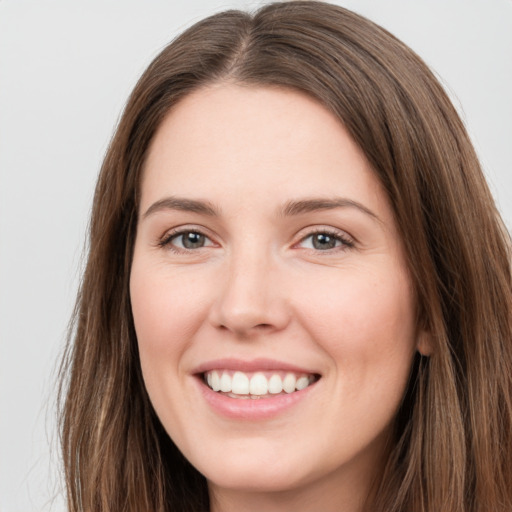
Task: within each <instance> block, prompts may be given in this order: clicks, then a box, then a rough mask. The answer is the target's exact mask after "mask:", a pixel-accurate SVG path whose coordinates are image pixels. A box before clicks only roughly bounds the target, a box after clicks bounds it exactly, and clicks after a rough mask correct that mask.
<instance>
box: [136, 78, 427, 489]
mask: <svg viewBox="0 0 512 512" xmlns="http://www.w3.org/2000/svg"><path fill="white" fill-rule="evenodd" d="M130 286H131V301H132V307H133V316H134V321H135V328H136V333H137V338H138V343H139V350H140V360H141V365H142V371H143V375H144V380H145V384H146V387H147V390H148V393H149V396H150V398H151V401H152V403H153V405H154V408H155V410H156V412H157V414H158V416H159V418H160V420H161V422H162V424H163V425H164V427H165V429H166V430H167V432H168V434H169V435H170V437H171V438H172V439H173V440H174V442H175V443H176V445H177V446H178V447H179V448H180V449H181V451H182V452H183V453H184V455H185V456H186V457H187V458H188V459H189V460H190V462H191V463H192V464H193V465H194V466H195V467H196V468H197V469H198V470H199V471H200V472H201V473H203V474H204V475H205V476H206V478H207V479H208V481H209V485H210V489H211V490H212V489H213V490H214V491H215V490H216V491H218V492H221V491H222V490H227V489H235V490H238V491H243V492H253V491H278V490H283V491H284V490H292V489H295V488H299V487H302V488H304V486H306V487H307V486H315V485H323V486H325V485H329V482H331V483H332V485H334V483H336V485H337V486H339V485H340V482H345V483H347V485H349V484H348V483H350V485H351V486H352V487H353V488H354V489H355V488H358V486H359V487H361V486H363V487H364V485H366V484H367V483H368V482H367V481H368V479H369V477H371V475H372V472H373V471H374V470H375V468H376V467H377V466H378V464H379V460H380V458H379V457H380V454H381V453H382V451H383V446H384V443H385V439H386V436H387V434H388V432H389V429H390V425H391V423H392V421H393V418H394V416H395V414H396V411H397V408H398V407H399V404H400V401H401V398H402V396H403V393H404V390H405V387H406V384H407V379H408V376H409V371H410V367H411V361H412V357H413V354H414V351H415V349H416V348H417V339H418V333H417V332H416V323H415V301H414V293H413V290H412V288H411V283H410V279H409V275H408V271H407V267H406V265H405V262H404V256H403V250H402V244H401V240H400V237H399V235H398V233H397V228H396V225H395V222H394V219H393V214H392V210H391V207H390V205H389V204H388V200H387V197H386V195H385V193H384V192H383V190H382V188H381V186H380V183H379V181H378V179H377V178H376V176H375V174H374V172H373V170H372V168H371V166H370V164H369V163H368V161H367V160H366V158H365V156H364V154H363V153H362V152H361V150H360V149H359V148H358V147H357V146H356V145H355V143H354V141H353V140H352V139H351V138H350V136H349V135H348V134H347V132H346V131H345V129H344V127H343V126H342V125H341V124H340V123H339V121H338V120H337V119H336V118H335V117H334V116H333V115H332V114H331V113H330V112H328V111H327V110H326V109H325V108H324V107H323V106H321V105H320V104H318V103H317V102H315V101H314V100H312V99H309V98H308V97H306V96H304V95H302V94H300V93H297V92H293V91H289V90H283V89H276V88H253V87H246V86H237V85H227V84H218V85H215V86H210V87H208V88H205V89H201V90H199V91H197V92H194V93H193V94H191V95H189V96H188V97H186V98H185V99H184V100H182V101H181V103H179V104H178V105H177V106H176V108H174V110H173V111H172V112H171V113H170V114H169V115H168V117H167V118H166V119H165V120H164V122H163V124H162V125H161V127H160V128H159V130H158V132H157V134H156V136H155V138H154V140H153V143H152V145H151V147H150V151H149V155H148V159H147V161H146V165H145V170H144V175H143V181H142V189H141V203H140V215H139V221H138V228H137V237H136V243H135V251H134V258H133V266H132V272H131V283H130Z"/></svg>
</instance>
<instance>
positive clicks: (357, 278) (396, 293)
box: [301, 270, 416, 389]
mask: <svg viewBox="0 0 512 512" xmlns="http://www.w3.org/2000/svg"><path fill="white" fill-rule="evenodd" d="M388 275H389V276H393V277H388ZM320 284H321V283H320ZM310 290H316V292H314V293H309V296H308V300H307V301H304V303H303V305H302V306H301V310H302V314H301V318H302V321H303V323H304V325H305V326H306V328H307V329H308V330H309V331H310V332H312V333H315V335H314V337H315V340H316V342H317V343H318V344H319V345H321V347H322V348H323V349H324V350H325V352H326V353H327V354H329V356H330V357H331V360H332V363H333V364H334V365H335V367H336V369H337V371H339V372H341V373H343V374H347V373H348V374H350V375H351V376H352V379H343V382H344V383H345V384H346V385H352V384H353V387H354V389H357V386H360V385H361V384H362V382H365V383H370V382H377V381H379V382H381V383H384V382H387V381H391V382H395V379H398V381H399V382H403V381H404V380H406V378H407V375H408V372H409V367H410V364H411V360H412V357H413V353H414V349H415V331H416V325H415V307H414V294H413V292H412V288H411V286H410V283H409V280H408V279H407V278H406V276H403V275H402V274H401V273H399V272H397V271H396V270H394V271H393V272H391V271H390V272H389V273H388V274H386V273H382V272H380V273H379V274H377V275H375V276H372V274H371V272H365V274H364V276H361V275H358V274H357V273H356V272H350V273H347V276H346V277H343V278H342V277H340V279H339V282H338V283H333V282H331V283H329V285H328V286H318V287H317V288H314V287H310Z"/></svg>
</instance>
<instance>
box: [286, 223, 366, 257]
mask: <svg viewBox="0 0 512 512" xmlns="http://www.w3.org/2000/svg"><path fill="white" fill-rule="evenodd" d="M316 234H326V235H329V236H332V237H334V238H336V239H337V240H340V241H341V246H339V247H335V248H332V249H325V250H323V251H322V250H319V249H309V250H312V251H314V252H317V253H320V252H324V253H332V252H335V251H343V250H347V249H350V248H352V247H354V245H355V244H356V240H355V238H354V237H353V236H351V235H349V234H348V233H347V232H346V231H343V230H341V229H338V228H334V227H332V226H309V227H307V228H304V229H301V231H300V232H299V233H298V235H297V236H298V237H299V240H298V241H297V242H295V243H294V244H293V247H294V248H296V247H298V246H299V244H301V243H302V242H304V241H305V240H307V239H308V238H310V237H311V236H314V235H316Z"/></svg>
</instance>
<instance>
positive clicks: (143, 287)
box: [130, 260, 206, 358]
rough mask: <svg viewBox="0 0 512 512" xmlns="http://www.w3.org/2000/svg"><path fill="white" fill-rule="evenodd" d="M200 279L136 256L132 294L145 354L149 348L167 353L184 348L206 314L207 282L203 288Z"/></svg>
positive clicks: (159, 354) (138, 333) (141, 345)
mask: <svg viewBox="0 0 512 512" xmlns="http://www.w3.org/2000/svg"><path fill="white" fill-rule="evenodd" d="M196 281H197V282H196ZM199 282H200V281H199V278H197V279H196V278H195V277H194V276H193V275H192V276H191V275H188V276H185V275H180V273H176V272H175V273H173V274H172V275H171V274H170V272H166V271H162V269H158V268H156V269H154V270H151V267H144V263H143V262H141V263H139V262H138V261H137V260H134V264H133V267H132V274H131V279H130V295H131V303H132V312H133V317H134V323H135V330H136V332H137V339H138V342H139V350H140V352H141V358H142V357H143V355H144V354H145V353H146V352H148V353H151V352H154V353H155V355H156V356H165V355H174V354H176V353H177V352H179V351H181V350H183V348H184V346H185V345H186V343H187V340H189V339H190V338H191V337H192V335H193V333H194V332H195V331H196V330H197V329H198V328H199V326H200V325H201V322H202V320H203V319H204V315H205V310H206V301H205V300H204V297H203V295H204V282H203V283H202V289H203V292H202V291H201V288H200V287H199Z"/></svg>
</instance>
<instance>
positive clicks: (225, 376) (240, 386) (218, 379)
mask: <svg viewBox="0 0 512 512" xmlns="http://www.w3.org/2000/svg"><path fill="white" fill-rule="evenodd" d="M205 381H206V383H207V384H208V386H209V387H210V388H211V389H213V391H221V392H223V393H228V394H229V396H233V397H234V396H235V395H236V396H237V397H243V398H249V397H251V398H258V397H260V396H264V395H268V394H271V395H278V394H280V393H283V392H285V393H293V392H294V391H300V390H301V389H305V388H307V387H308V386H309V385H310V384H312V383H313V382H314V381H315V378H314V376H313V375H304V374H299V375H297V374H295V373H292V372H287V373H284V372H278V373H268V372H267V375H265V373H263V372H256V373H250V374H247V373H244V372H239V371H237V372H234V373H233V372H230V371H228V370H224V371H222V370H213V371H210V372H207V373H206V374H205Z"/></svg>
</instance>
